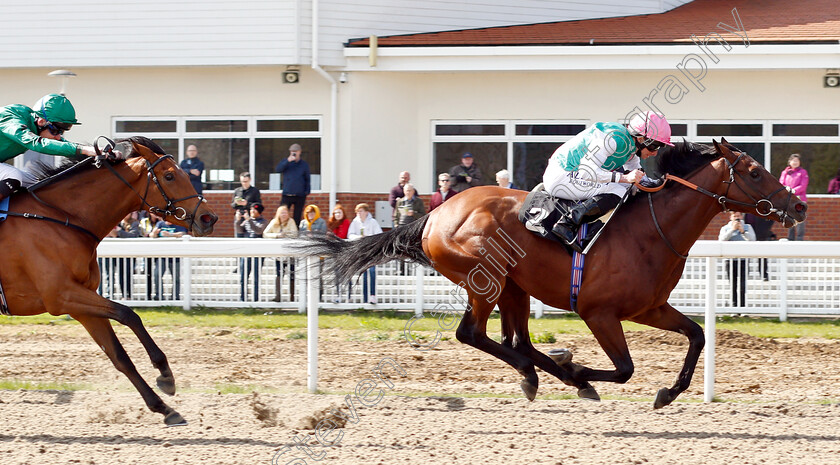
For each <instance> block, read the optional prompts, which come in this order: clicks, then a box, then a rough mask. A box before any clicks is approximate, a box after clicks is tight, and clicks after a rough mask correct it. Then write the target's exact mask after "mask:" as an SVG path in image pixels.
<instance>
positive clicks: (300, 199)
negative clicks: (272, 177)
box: [274, 144, 311, 224]
mask: <svg viewBox="0 0 840 465" xmlns="http://www.w3.org/2000/svg"><path fill="white" fill-rule="evenodd" d="M301 151H302V149H301V146H300V144H292V145H290V146H289V156H288V158H286V159H285V160H282V161H280V163H278V164H277V167H276V168H275V169H274V171H276V172H278V173H283V184H282V187H283V197H281V199H280V205H286V206H287V207H290V208H291V209H292V217H293V218H294V219H295V224H299V223H300V221H301V218H302V215H301V213H302V212H303V206H304V205H305V204H306V196H307V195H309V191H310V188H311V185H310V182H311V174H310V172H309V163H306V162H305V161H303V160H302V159H301V155H300V154H301Z"/></svg>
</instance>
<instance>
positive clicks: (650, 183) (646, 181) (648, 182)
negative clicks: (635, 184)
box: [639, 175, 665, 188]
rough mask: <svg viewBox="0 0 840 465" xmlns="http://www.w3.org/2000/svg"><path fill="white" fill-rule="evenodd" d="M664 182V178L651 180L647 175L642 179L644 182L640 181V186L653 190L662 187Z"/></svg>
mask: <svg viewBox="0 0 840 465" xmlns="http://www.w3.org/2000/svg"><path fill="white" fill-rule="evenodd" d="M663 182H665V179H664V178H658V179H654V178H649V177H648V176H647V175H645V176H644V177H643V178H642V180H641V181H639V185H640V186H642V187H647V188H651V187H659V186H661V185H662V183H663Z"/></svg>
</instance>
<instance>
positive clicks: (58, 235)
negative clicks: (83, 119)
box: [0, 137, 218, 425]
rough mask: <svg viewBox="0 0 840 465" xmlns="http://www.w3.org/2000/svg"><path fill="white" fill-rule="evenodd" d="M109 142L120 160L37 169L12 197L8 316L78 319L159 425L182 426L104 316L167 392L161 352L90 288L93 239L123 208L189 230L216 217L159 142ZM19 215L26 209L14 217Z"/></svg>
mask: <svg viewBox="0 0 840 465" xmlns="http://www.w3.org/2000/svg"><path fill="white" fill-rule="evenodd" d="M117 147H118V148H120V149H121V150H122V152H123V156H124V159H125V160H117V161H108V160H105V159H103V157H99V159H98V160H96V159H94V158H92V157H91V158H85V159H84V160H83V161H81V162H78V163H74V162H69V163H65V164H63V165H62V166H60V167H58V168H53V169H47V168H43V169H42V170H41V173H39V175H38V177H39V178H41V179H42V181H41V182H38V183H36V184H35V185H34V186H32V187H30V188H29V191H27V192H21V193H18V194H15V195H13V196H12V197H11V199H10V206H9V212H10V214H9V215H10V216H9V217H8V218H7V219H6V220H5V221H4V222H3V223H2V224H0V250H3V255H2V258H0V279H2V286H3V289H4V291H5V295H6V299H7V302H8V307H9V310H10V313H11V314H12V315H37V314H40V313H45V312H49V313H50V314H52V315H56V316H58V315H69V316H70V317H72V318H73V319H75V320H78V321H79V322H80V323H81V324H82V325H83V326H84V327H85V329H86V330H87V331H88V333H90V335H91V337H93V339H94V341H96V344H97V345H98V346H99V347H100V348H101V349H102V350H103V351H104V352H105V354H106V355H107V356H108V358H109V359H110V360H111V362H112V363H113V364H114V366H115V367H116V368H117V370H119V371H121V372H122V373H123V374H125V375H126V377H128V379H129V380H130V381H131V383H132V384H133V385H134V387H135V388H136V389H137V390H138V391H139V392H140V395H141V396H142V397H143V400H144V401H145V402H146V405H147V406H148V407H149V409H150V410H152V411H153V412H157V413H160V414H162V415H164V422H165V423H166V424H167V425H178V424H185V423H186V422H185V420H184V419H183V417H181V415H180V414H179V413H178V412H176V411H175V410H174V409H172V408H171V407H169V406H168V405H166V403H164V402H163V400H162V399H161V398H160V396H158V395H157V394H156V393H155V392H154V390H152V388H151V387H149V385H148V384H146V381H145V380H143V378H142V377H141V376H140V374H139V373H138V372H137V369H136V368H135V367H134V364H133V363H132V362H131V359H129V357H128V354H127V353H126V352H125V350H124V349H123V347H122V344H120V341H119V340H118V339H117V336H116V335H115V334H114V330H113V328H112V327H111V322H110V320H114V321H117V322H119V323H120V324H123V325H125V326H128V327H129V328H131V330H132V331H133V332H134V334H135V335H136V336H137V338H138V339H139V340H140V342H141V343H142V344H143V347H144V348H145V349H146V352H147V353H148V355H149V357H150V358H151V361H152V365H153V366H154V367H155V368H157V369H158V370H159V371H160V376H159V377H158V378H157V385H158V387H159V388H160V389H161V390H162V391H163V392H165V393H166V394H169V395H173V394H175V378H174V376H173V375H172V370H171V369H170V368H169V362H168V361H167V359H166V355H164V353H163V351H161V350H160V348H159V347H158V346H157V344H155V342H154V341H153V340H152V337H151V336H150V335H149V333H148V332H147V331H146V328H145V327H144V326H143V322H142V321H141V320H140V317H139V316H138V315H137V313H135V312H134V311H133V310H132V309H130V308H128V307H126V306H125V305H121V304H118V303H116V302H112V301H110V300H108V299H106V298H104V297H102V296H100V295H99V294H97V293H96V289H97V287H98V286H99V278H100V273H99V266H98V264H97V260H96V247H97V245H98V244H99V242H100V241H101V240H102V239H103V238H104V237H105V236H106V235H108V233H109V232H110V231H111V230H113V229H114V227H115V226H116V225H117V224H118V223H119V222H120V220H121V219H123V218H124V217H125V216H126V215H127V214H128V213H130V212H133V211H138V210H141V209H145V210H147V211H148V210H151V211H153V212H155V213H157V214H158V215H160V216H163V217H166V218H167V219H168V220H169V221H171V222H172V223H175V224H179V225H182V226H184V227H186V228H187V229H191V230H192V233H193V234H194V235H196V236H204V235H208V234H210V233H211V232H213V225H214V224H215V223H216V220H217V219H218V218H217V216H216V215H215V213H213V211H212V210H211V209H210V208H209V207H208V206H207V204H206V203H205V202H204V201H203V198H202V197H201V196H200V195H198V194H196V192H195V190H194V189H193V187H192V185H191V184H190V180H189V176H188V175H187V174H186V173H185V172H184V171H182V170H181V168H179V167H178V164H177V163H176V162H175V160H174V159H173V158H172V156H171V155H166V153H165V152H164V151H163V149H161V148H160V147H159V146H158V145H157V144H155V143H154V142H152V141H151V140H149V139H147V138H145V137H133V138H130V139H126V140H123V141H119V143H118V144H117ZM97 167H98V169H97ZM22 213H26V214H28V216H29V217H28V218H27V217H22V216H13V215H19V214H22ZM33 215H38V216H41V217H44V218H48V219H37V218H36V219H33V218H31V217H32V216H33ZM49 219H52V220H57V221H50V220H49ZM65 223H66V224H65Z"/></svg>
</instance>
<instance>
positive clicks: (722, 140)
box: [720, 137, 731, 145]
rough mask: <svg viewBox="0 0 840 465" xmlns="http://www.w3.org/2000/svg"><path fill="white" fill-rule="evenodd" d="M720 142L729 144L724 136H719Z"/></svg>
mask: <svg viewBox="0 0 840 465" xmlns="http://www.w3.org/2000/svg"><path fill="white" fill-rule="evenodd" d="M720 143H721V144H723V145H731V144H730V143H729V142H727V141H726V137H721V138H720Z"/></svg>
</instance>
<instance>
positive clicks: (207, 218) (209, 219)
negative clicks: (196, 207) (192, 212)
mask: <svg viewBox="0 0 840 465" xmlns="http://www.w3.org/2000/svg"><path fill="white" fill-rule="evenodd" d="M201 222H202V223H204V224H213V223H215V222H216V217H215V216H214V215H210V214H204V215H201Z"/></svg>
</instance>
